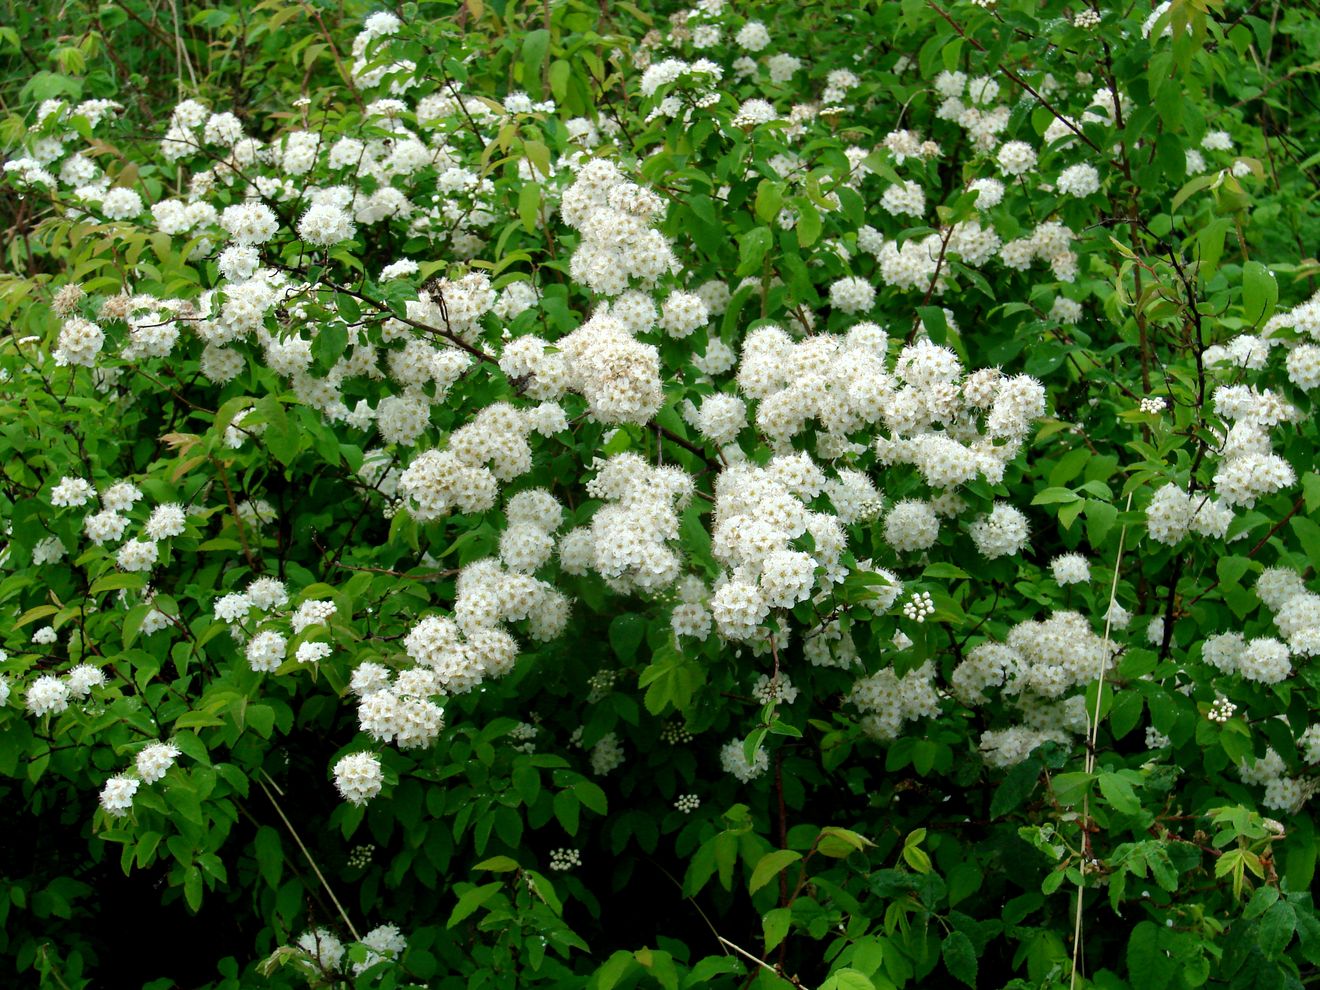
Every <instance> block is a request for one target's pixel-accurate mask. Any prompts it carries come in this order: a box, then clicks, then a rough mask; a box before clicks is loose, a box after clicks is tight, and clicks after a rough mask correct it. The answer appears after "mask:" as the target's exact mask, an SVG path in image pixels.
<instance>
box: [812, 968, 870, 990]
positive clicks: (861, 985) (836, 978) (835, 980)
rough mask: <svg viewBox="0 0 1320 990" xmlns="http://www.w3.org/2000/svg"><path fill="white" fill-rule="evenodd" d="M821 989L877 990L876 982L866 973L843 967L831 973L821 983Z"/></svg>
mask: <svg viewBox="0 0 1320 990" xmlns="http://www.w3.org/2000/svg"><path fill="white" fill-rule="evenodd" d="M820 990H875V984H874V983H872V982H871V980H870V979H869V978H868V977H867V976H866V974H864V973H860V972H858V971H857V970H855V969H841V970H839V971H838V972H835V973H831V974H830V976H829V979H827V980H826V981H825V982H824V983H822V984H821V985H820Z"/></svg>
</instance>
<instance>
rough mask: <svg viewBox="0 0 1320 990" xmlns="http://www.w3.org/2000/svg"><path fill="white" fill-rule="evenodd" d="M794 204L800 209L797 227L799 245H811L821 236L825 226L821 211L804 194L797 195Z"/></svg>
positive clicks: (805, 246)
mask: <svg viewBox="0 0 1320 990" xmlns="http://www.w3.org/2000/svg"><path fill="white" fill-rule="evenodd" d="M793 205H794V206H795V207H796V208H797V211H798V221H797V227H796V233H797V242H798V247H804V248H807V247H811V245H813V244H815V243H816V241H817V240H818V239H819V238H820V232H821V230H822V229H823V228H824V224H823V223H822V222H821V219H820V211H819V210H818V209H816V206H815V204H814V203H812V202H811V201H810V200H809V199H805V198H804V197H802V196H798V197H796V198H795V199H794V200H793Z"/></svg>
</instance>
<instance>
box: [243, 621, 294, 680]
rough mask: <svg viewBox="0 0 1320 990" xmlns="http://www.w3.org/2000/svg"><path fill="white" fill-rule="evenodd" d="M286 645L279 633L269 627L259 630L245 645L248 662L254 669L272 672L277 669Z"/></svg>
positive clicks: (266, 672) (261, 671)
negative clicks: (263, 630) (262, 630)
mask: <svg viewBox="0 0 1320 990" xmlns="http://www.w3.org/2000/svg"><path fill="white" fill-rule="evenodd" d="M286 646H287V641H286V640H285V638H284V637H283V636H281V635H280V634H279V633H277V632H274V631H273V630H269V629H268V630H266V631H265V632H259V633H257V634H256V635H255V636H253V637H252V640H251V642H249V643H248V645H247V658H248V663H249V664H251V665H252V669H253V670H255V671H258V672H260V673H265V674H269V673H273V672H274V671H276V670H278V669H279V666H280V661H281V660H283V659H284V650H285V647H286Z"/></svg>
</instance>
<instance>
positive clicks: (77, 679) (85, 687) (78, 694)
mask: <svg viewBox="0 0 1320 990" xmlns="http://www.w3.org/2000/svg"><path fill="white" fill-rule="evenodd" d="M68 677H69V681H68V683H69V695H70V697H73V698H85V697H87V696H88V695H89V694H91V693H92V688H94V687H104V686H105V674H104V673H102V672H101V669H100V668H99V667H93V666H90V665H89V664H85V663H80V664H78V666H76V667H74V668H73V669H72V670H71V671H69V675H68Z"/></svg>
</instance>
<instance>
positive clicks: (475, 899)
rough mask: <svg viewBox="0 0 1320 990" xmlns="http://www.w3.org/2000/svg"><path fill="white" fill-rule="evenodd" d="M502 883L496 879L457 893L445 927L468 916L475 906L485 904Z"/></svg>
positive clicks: (451, 926) (475, 908)
mask: <svg viewBox="0 0 1320 990" xmlns="http://www.w3.org/2000/svg"><path fill="white" fill-rule="evenodd" d="M503 886H504V884H503V883H500V882H499V881H496V882H495V883H487V884H482V885H481V886H480V887H473V888H472V889H471V890H468V891H465V892H464V893H462V894H460V895H459V898H458V903H457V904H455V905H454V910H453V911H452V912H451V913H450V915H449V921H448V922H447V923H446V924H445V927H446V928H453V927H454V926H455V925H457V924H458V923H459V922H460V921H462V920H463V919H464V918H467V917H469V916H470V915H471V914H472V913H473V912H474V911H476V910H477V908H479V907H481V905H483V904H485V903H486V902H487V901H488V900H490V899H491V898H492V897H494V896H495V895H496V894H497V893H499V890H500V888H501V887H503Z"/></svg>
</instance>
